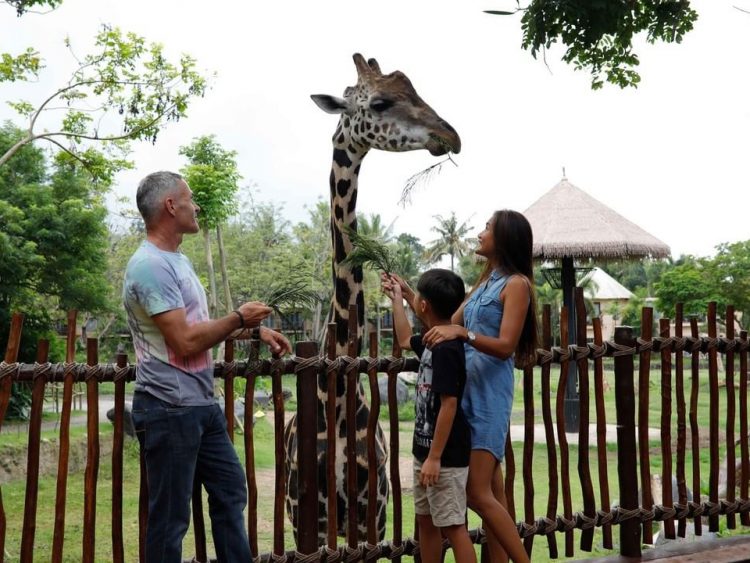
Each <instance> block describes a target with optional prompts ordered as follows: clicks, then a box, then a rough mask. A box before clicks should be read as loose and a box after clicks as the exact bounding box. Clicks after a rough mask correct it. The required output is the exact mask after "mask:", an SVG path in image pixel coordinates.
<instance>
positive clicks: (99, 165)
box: [0, 1, 207, 181]
mask: <svg viewBox="0 0 750 563" xmlns="http://www.w3.org/2000/svg"><path fill="white" fill-rule="evenodd" d="M33 3H39V2H28V1H27V2H23V1H21V2H18V3H17V5H18V6H19V9H21V8H20V7H23V8H24V9H25V8H26V7H28V6H29V5H31V4H33ZM41 3H46V2H44V1H42V2H41ZM49 3H50V4H51V2H49ZM65 46H66V47H67V48H68V49H69V50H70V51H71V56H72V57H73V58H74V59H75V61H76V66H75V68H74V69H73V71H72V72H71V73H70V78H69V80H68V81H67V83H66V84H64V85H62V86H60V87H59V88H58V89H57V90H55V91H53V92H50V93H48V94H47V95H46V96H45V97H43V98H42V99H41V101H39V102H36V103H31V102H29V101H26V100H19V101H15V102H9V104H10V105H11V107H13V108H14V109H15V110H16V111H17V112H18V113H19V114H20V115H21V116H22V117H24V118H25V119H27V120H28V125H27V127H26V130H25V131H24V133H23V134H22V135H21V136H20V138H18V140H17V141H16V143H14V144H13V145H12V146H10V147H7V148H6V149H5V150H4V151H3V152H2V153H0V166H3V165H4V164H5V163H7V162H8V160H9V159H10V158H11V157H12V156H13V155H14V154H16V153H17V152H18V151H19V150H20V149H21V148H22V147H23V146H25V145H28V144H29V143H33V142H36V141H41V140H44V141H48V142H50V143H52V144H53V145H55V146H56V147H57V148H58V149H60V150H61V151H63V152H66V153H67V154H69V155H70V156H71V157H73V158H74V159H76V160H77V161H79V162H80V163H81V164H82V165H83V166H84V167H85V168H86V169H87V170H89V172H90V173H91V174H92V175H93V176H94V177H95V178H102V179H104V180H105V181H111V179H112V177H113V175H114V173H115V172H117V171H118V170H121V169H123V168H126V167H128V166H129V162H128V161H127V160H126V159H125V156H126V155H127V152H128V149H129V141H135V140H148V141H151V142H154V143H155V142H156V139H157V136H158V134H159V131H160V130H161V128H162V127H164V125H165V124H166V123H167V122H169V121H178V120H179V119H181V118H183V117H185V116H186V115H187V109H188V106H189V104H190V102H191V99H192V98H194V97H195V96H203V94H204V93H205V91H206V87H207V81H206V78H204V77H203V76H202V75H201V74H200V73H198V72H197V71H196V70H195V61H194V60H193V59H192V58H191V57H190V56H188V55H182V56H181V57H180V59H179V60H178V61H175V62H170V61H169V60H168V59H167V58H166V56H165V55H164V52H163V48H162V46H161V45H159V44H156V43H151V44H147V43H146V40H145V39H144V38H142V37H140V36H138V35H136V34H134V33H126V34H125V33H123V32H122V31H120V30H119V29H118V28H113V27H109V26H106V25H105V26H102V29H101V30H100V31H99V33H98V34H97V36H96V41H95V51H94V52H93V53H92V54H89V55H86V56H85V57H83V58H82V59H78V58H76V57H75V55H74V54H73V52H72V44H71V41H70V39H66V41H65ZM42 68H43V65H42V60H41V58H40V55H39V53H37V52H36V51H34V50H33V49H31V48H29V49H27V50H26V51H25V52H23V53H21V54H20V55H17V56H12V55H10V54H7V53H4V54H0V83H2V82H9V81H10V82H13V81H19V80H22V81H27V80H31V79H36V78H37V77H38V76H39V74H40V72H41V70H42ZM61 110H62V111H61ZM58 115H61V117H60V118H58V119H57V120H55V119H54V116H58ZM95 147H98V148H100V149H101V150H102V151H103V152H100V150H98V149H97V148H95Z"/></svg>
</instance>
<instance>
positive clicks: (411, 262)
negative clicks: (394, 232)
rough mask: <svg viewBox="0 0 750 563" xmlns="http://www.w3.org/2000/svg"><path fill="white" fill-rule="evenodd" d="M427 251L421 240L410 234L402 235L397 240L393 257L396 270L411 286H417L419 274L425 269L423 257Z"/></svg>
mask: <svg viewBox="0 0 750 563" xmlns="http://www.w3.org/2000/svg"><path fill="white" fill-rule="evenodd" d="M424 253H425V249H424V246H422V243H420V242H419V239H418V238H417V237H415V236H414V235H410V234H408V233H401V234H400V235H398V237H397V238H396V242H395V244H394V252H393V256H394V258H395V264H394V266H395V269H396V272H398V273H399V274H400V275H401V277H402V278H403V279H405V280H406V281H407V282H409V284H410V285H415V284H416V282H417V279H418V278H419V274H420V273H421V272H422V270H423V269H424V263H423V261H422V257H423V256H424Z"/></svg>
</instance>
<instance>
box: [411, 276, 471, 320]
mask: <svg viewBox="0 0 750 563" xmlns="http://www.w3.org/2000/svg"><path fill="white" fill-rule="evenodd" d="M417 291H419V294H420V295H421V296H422V297H423V298H424V299H425V301H427V302H429V304H430V306H431V307H432V310H433V311H435V314H436V315H438V316H439V317H440V318H441V319H450V318H451V317H452V316H453V313H455V312H456V310H457V309H458V308H459V307H460V306H461V303H463V302H464V298H465V297H466V289H465V287H464V280H462V279H461V277H460V276H458V275H457V274H455V273H453V272H451V271H450V270H444V269H442V268H433V269H432V270H427V271H426V272H425V273H424V274H422V275H421V276H420V277H419V281H418V282H417Z"/></svg>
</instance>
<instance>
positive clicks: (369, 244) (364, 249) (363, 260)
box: [344, 227, 396, 273]
mask: <svg viewBox="0 0 750 563" xmlns="http://www.w3.org/2000/svg"><path fill="white" fill-rule="evenodd" d="M344 231H345V232H346V234H347V236H348V237H349V240H350V241H351V243H352V250H351V252H350V253H349V255H348V256H347V257H346V258H345V259H344V263H345V264H348V265H350V266H352V267H366V268H371V269H373V270H380V271H383V272H389V273H390V272H394V268H395V264H396V257H395V256H394V255H393V252H392V251H391V249H390V248H388V246H387V245H385V244H383V243H382V242H380V241H379V240H377V239H374V238H372V237H368V236H364V235H361V234H359V233H358V232H357V231H355V230H354V229H352V228H350V227H344Z"/></svg>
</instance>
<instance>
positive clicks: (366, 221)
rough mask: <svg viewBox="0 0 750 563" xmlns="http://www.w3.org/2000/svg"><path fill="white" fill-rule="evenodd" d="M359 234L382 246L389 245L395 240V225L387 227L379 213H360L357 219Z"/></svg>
mask: <svg viewBox="0 0 750 563" xmlns="http://www.w3.org/2000/svg"><path fill="white" fill-rule="evenodd" d="M357 232H358V233H359V234H360V235H362V236H366V237H369V238H372V239H375V240H377V241H378V242H380V243H382V244H388V243H389V242H391V241H392V240H393V223H391V224H390V225H388V226H387V227H386V226H385V225H384V224H383V219H382V218H381V217H380V214H379V213H370V214H367V213H360V214H359V216H358V217H357Z"/></svg>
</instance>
